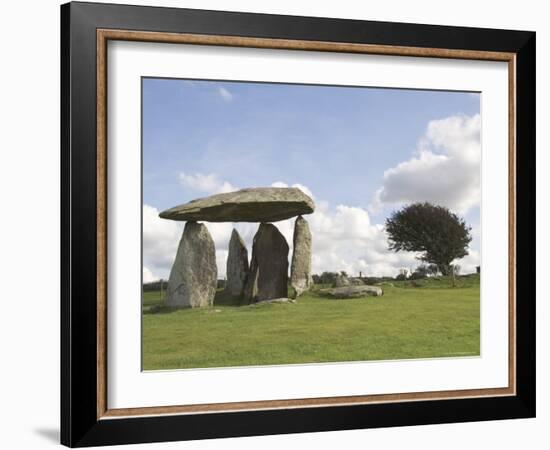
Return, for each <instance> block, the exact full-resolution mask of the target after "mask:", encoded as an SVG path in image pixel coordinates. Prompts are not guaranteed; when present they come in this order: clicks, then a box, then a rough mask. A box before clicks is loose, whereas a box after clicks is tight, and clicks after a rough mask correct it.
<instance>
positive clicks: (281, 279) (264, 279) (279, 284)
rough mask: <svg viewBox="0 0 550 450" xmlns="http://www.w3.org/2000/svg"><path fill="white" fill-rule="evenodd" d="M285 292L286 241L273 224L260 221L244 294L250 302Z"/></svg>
mask: <svg viewBox="0 0 550 450" xmlns="http://www.w3.org/2000/svg"><path fill="white" fill-rule="evenodd" d="M287 296H288V244H287V242H286V239H285V237H284V236H283V235H282V234H281V232H280V231H279V230H278V229H277V227H276V226H275V225H273V224H270V223H262V224H260V227H259V228H258V231H257V232H256V235H255V236H254V243H253V245H252V259H251V261H250V270H249V273H248V280H247V282H246V287H245V298H246V299H247V300H248V301H249V302H250V303H254V302H259V301H262V300H271V299H275V298H285V297H287Z"/></svg>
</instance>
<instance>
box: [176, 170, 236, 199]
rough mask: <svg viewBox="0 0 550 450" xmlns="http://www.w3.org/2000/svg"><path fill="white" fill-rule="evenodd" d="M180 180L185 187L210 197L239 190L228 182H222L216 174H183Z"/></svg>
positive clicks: (180, 175)
mask: <svg viewBox="0 0 550 450" xmlns="http://www.w3.org/2000/svg"><path fill="white" fill-rule="evenodd" d="M179 180H180V182H181V184H182V185H183V186H185V187H188V188H190V189H193V190H195V191H199V192H203V193H205V194H209V195H212V194H220V193H225V192H232V191H236V190H237V189H238V188H236V187H235V186H233V185H232V184H231V183H229V182H228V181H222V180H220V178H219V177H218V175H216V174H215V173H210V174H208V175H204V174H202V173H195V174H187V173H184V172H181V173H180V174H179Z"/></svg>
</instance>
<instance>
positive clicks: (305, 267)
mask: <svg viewBox="0 0 550 450" xmlns="http://www.w3.org/2000/svg"><path fill="white" fill-rule="evenodd" d="M293 242H294V244H293V247H294V250H293V252H292V265H291V268H290V285H291V286H292V287H293V288H294V290H295V291H296V297H297V296H299V295H301V294H302V293H303V292H304V291H307V290H308V289H309V288H310V287H311V285H312V284H313V279H312V277H311V232H310V231H309V224H308V223H307V220H305V219H304V218H303V217H302V216H299V217H298V218H297V219H296V222H295V223H294V240H293Z"/></svg>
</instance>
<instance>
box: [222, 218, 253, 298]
mask: <svg viewBox="0 0 550 450" xmlns="http://www.w3.org/2000/svg"><path fill="white" fill-rule="evenodd" d="M247 276H248V251H247V250H246V245H245V243H244V241H243V240H242V238H241V236H240V235H239V233H238V232H237V230H235V229H233V232H232V233H231V240H230V241H229V254H228V255H227V283H226V285H225V290H226V292H228V293H229V294H230V295H232V296H235V297H237V296H240V295H242V293H243V291H244V286H245V283H246V278H247Z"/></svg>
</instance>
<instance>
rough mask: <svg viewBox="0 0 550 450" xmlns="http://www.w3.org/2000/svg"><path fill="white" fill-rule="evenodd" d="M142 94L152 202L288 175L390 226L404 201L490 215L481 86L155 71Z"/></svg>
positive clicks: (323, 198)
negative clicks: (357, 83) (296, 81)
mask: <svg viewBox="0 0 550 450" xmlns="http://www.w3.org/2000/svg"><path fill="white" fill-rule="evenodd" d="M142 100H143V130H142V131H143V203H144V205H147V206H148V207H152V208H154V209H155V210H157V211H161V210H163V209H166V208H170V207H173V206H175V205H177V204H181V203H184V202H187V201H189V200H191V199H194V198H197V197H202V196H205V195H209V194H211V193H214V192H216V191H217V192H220V191H222V190H224V188H223V186H224V183H225V186H226V188H225V190H227V187H230V188H244V187H253V186H270V185H271V184H273V183H274V182H282V183H286V184H288V185H293V184H299V185H301V186H305V187H306V188H307V189H308V190H309V191H311V192H312V193H313V196H314V198H315V200H316V202H317V203H318V204H320V203H322V204H323V205H324V208H326V214H328V215H329V216H330V217H332V218H334V214H337V207H338V206H339V205H340V206H345V207H351V208H356V209H357V211H358V213H362V212H363V211H365V212H366V214H367V215H368V219H366V220H368V222H369V223H370V225H374V224H383V222H384V220H385V217H387V215H388V214H389V213H390V212H391V211H392V210H394V209H396V208H397V207H399V206H401V205H402V204H404V203H407V202H409V201H415V200H418V201H422V200H429V201H437V202H438V203H441V204H445V203H448V204H447V205H446V206H449V207H451V209H453V210H455V211H457V212H459V213H460V214H462V215H464V216H465V217H466V219H467V221H468V222H470V223H472V224H473V225H475V226H477V224H478V222H479V206H478V205H479V200H478V201H477V204H476V199H475V197H476V195H477V196H478V197H479V192H475V191H472V189H474V188H475V183H476V180H475V179H473V180H472V179H470V178H468V177H470V176H471V174H470V173H467V172H471V171H472V170H473V169H472V168H474V169H475V167H476V166H475V164H476V163H477V167H478V168H479V162H478V161H477V159H475V158H477V156H476V155H477V154H478V153H479V149H478V148H477V149H476V147H475V143H474V144H472V142H473V141H472V139H474V140H475V139H477V141H475V142H479V137H476V136H479V125H478V122H479V120H477V121H476V120H474V119H472V118H476V117H477V119H479V112H480V98H479V95H478V94H472V93H463V92H443V91H421V90H399V89H381V88H364V87H334V86H312V85H289V84H273V83H249V82H228V81H223V82H217V81H197V80H174V79H151V78H145V79H143V99H142ZM453 120H454V122H453ZM476 124H477V125H476ZM476 127H477V128H476ZM476 130H477V131H476ZM472 133H473V134H472ZM475 133H477V134H475ZM472 136H473V137H472ZM461 142H464V144H460V143H461ZM472 148H473V150H471V149H472ZM468 149H470V150H468ZM476 152H477V153H476ZM469 153H472V154H473V155H474V165H472V164H470V163H471V162H472V159H471V158H470V159H468V158H467V157H466V156H467V155H468V154H469ZM463 155H466V156H463ZM452 158H455V159H456V161H455V162H454V163H451V161H449V159H452ZM444 159H447V161H446V162H445V161H443V160H444ZM400 165H401V166H400ZM391 169H393V170H394V172H395V173H389V174H388V173H387V171H388V170H390V172H391ZM417 169H418V170H417ZM455 169H456V170H455ZM445 170H448V171H449V174H450V175H449V176H447V175H445ZM460 170H463V171H464V179H461V178H460V174H456V173H454V172H456V171H460ZM414 177H417V178H414ZM449 178H452V180H450V179H449ZM439 179H441V180H440V181H438V180H439ZM428 181H430V182H431V184H430V185H426V183H427V182H428ZM438 183H440V184H438ZM468 183H469V184H468ZM477 183H479V180H477ZM463 186H470V187H469V188H468V189H466V188H464V187H463ZM417 187H418V188H419V192H418V196H417V197H415V195H416V194H415V190H416V188H417ZM463 190H464V191H465V192H462V191H463ZM466 190H467V192H466ZM432 191H433V192H434V193H435V192H438V193H439V194H437V195H436V194H433V195H436V196H435V197H434V198H431V196H432ZM426 197H428V198H426ZM331 214H332V215H331ZM222 234H223V233H222ZM220 239H221V238H220ZM474 244H475V247H476V248H477V247H478V245H477V243H476V242H474ZM220 246H221V247H223V245H220ZM146 250H147V249H146V248H144V251H145V255H144V256H145V258H144V264H145V263H147V251H146ZM221 250H222V251H223V248H222V249H221ZM220 261H221V262H223V255H220ZM399 262H401V261H399ZM399 262H396V264H398V263H399ZM350 264H351V263H350ZM149 265H151V266H156V267H155V271H156V272H157V273H158V272H163V274H162V275H160V274H159V275H157V276H164V274H165V272H166V268H161V267H159V265H158V264H155V263H153V262H152V261H149ZM165 265H166V264H165ZM167 265H169V264H167ZM219 265H220V264H219ZM221 265H223V264H221ZM380 267H381V266H380ZM335 269H336V268H335ZM218 270H220V268H218ZM388 270H389V269H388Z"/></svg>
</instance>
